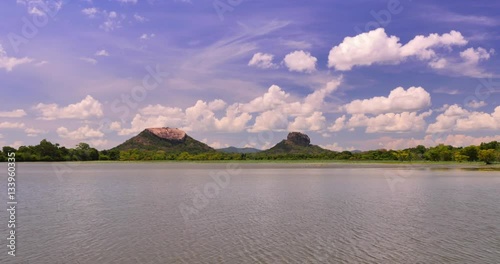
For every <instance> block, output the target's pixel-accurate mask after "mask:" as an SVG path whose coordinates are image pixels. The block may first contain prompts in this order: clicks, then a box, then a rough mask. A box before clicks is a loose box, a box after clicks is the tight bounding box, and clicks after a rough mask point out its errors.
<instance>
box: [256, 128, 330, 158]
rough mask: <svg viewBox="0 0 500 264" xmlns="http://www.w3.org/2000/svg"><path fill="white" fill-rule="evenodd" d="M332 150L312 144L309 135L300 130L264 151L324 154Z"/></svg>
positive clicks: (266, 152) (271, 152)
mask: <svg viewBox="0 0 500 264" xmlns="http://www.w3.org/2000/svg"><path fill="white" fill-rule="evenodd" d="M331 152H332V151H330V150H327V149H324V148H321V147H319V146H316V145H311V139H310V138H309V136H308V135H306V134H303V133H300V132H291V133H289V134H288V136H287V137H286V139H285V140H282V141H281V142H279V143H278V144H276V145H275V146H274V147H272V148H270V149H268V150H265V151H263V152H262V153H265V154H323V153H331Z"/></svg>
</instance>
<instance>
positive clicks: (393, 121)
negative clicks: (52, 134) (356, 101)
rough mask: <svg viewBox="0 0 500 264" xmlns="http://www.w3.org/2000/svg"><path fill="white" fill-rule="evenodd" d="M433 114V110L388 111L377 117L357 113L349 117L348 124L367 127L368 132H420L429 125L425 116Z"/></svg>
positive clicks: (349, 125)
mask: <svg viewBox="0 0 500 264" xmlns="http://www.w3.org/2000/svg"><path fill="white" fill-rule="evenodd" d="M431 114H432V111H427V112H424V113H422V114H417V113H416V112H402V113H399V114H396V113H386V114H381V115H378V116H375V117H367V116H366V115H364V114H355V115H353V116H352V117H351V118H350V119H349V121H348V123H347V126H348V127H351V128H354V127H366V131H365V132H366V133H385V132H397V133H401V132H418V131H424V130H425V128H426V126H427V123H426V122H425V118H427V117H429V116H430V115H431Z"/></svg>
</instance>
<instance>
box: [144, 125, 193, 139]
mask: <svg viewBox="0 0 500 264" xmlns="http://www.w3.org/2000/svg"><path fill="white" fill-rule="evenodd" d="M146 130H147V131H149V132H151V133H153V134H155V135H156V136H157V137H159V138H163V139H167V140H174V141H184V140H186V132H184V131H182V130H180V129H178V128H170V127H161V128H157V127H154V128H147V129H146Z"/></svg>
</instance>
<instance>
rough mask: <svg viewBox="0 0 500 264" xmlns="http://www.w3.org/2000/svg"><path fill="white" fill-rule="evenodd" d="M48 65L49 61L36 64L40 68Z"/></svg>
mask: <svg viewBox="0 0 500 264" xmlns="http://www.w3.org/2000/svg"><path fill="white" fill-rule="evenodd" d="M47 63H49V62H48V61H40V62H37V63H35V66H37V67H40V66H43V65H45V64H47Z"/></svg>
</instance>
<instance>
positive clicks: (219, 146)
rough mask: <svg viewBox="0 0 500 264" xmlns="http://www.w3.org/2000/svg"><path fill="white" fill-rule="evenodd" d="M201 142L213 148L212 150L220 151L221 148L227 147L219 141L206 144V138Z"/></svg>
mask: <svg viewBox="0 0 500 264" xmlns="http://www.w3.org/2000/svg"><path fill="white" fill-rule="evenodd" d="M201 142H203V143H205V144H207V145H209V146H210V147H212V148H214V149H221V148H227V147H229V145H228V144H225V143H221V142H219V141H214V142H208V139H207V138H204V139H202V140H201Z"/></svg>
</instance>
